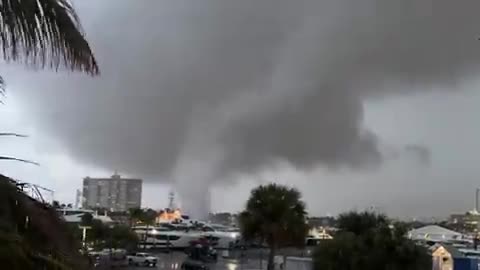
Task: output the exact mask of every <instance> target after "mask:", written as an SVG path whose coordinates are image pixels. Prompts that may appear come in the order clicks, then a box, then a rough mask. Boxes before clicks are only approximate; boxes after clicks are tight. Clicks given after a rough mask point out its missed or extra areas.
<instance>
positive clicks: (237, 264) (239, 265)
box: [128, 252, 267, 270]
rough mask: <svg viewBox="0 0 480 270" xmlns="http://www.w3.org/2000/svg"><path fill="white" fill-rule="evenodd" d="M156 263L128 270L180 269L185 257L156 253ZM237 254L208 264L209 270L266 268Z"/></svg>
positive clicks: (176, 254) (264, 264)
mask: <svg viewBox="0 0 480 270" xmlns="http://www.w3.org/2000/svg"><path fill="white" fill-rule="evenodd" d="M155 255H156V256H157V257H158V263H157V266H156V267H155V268H153V267H138V266H130V267H129V268H128V269H129V270H134V269H135V270H146V269H168V270H170V269H171V270H176V269H180V266H181V264H182V262H183V261H184V259H185V258H186V255H185V254H184V253H183V252H171V253H158V254H155ZM238 255H239V254H232V257H233V258H228V259H224V258H219V259H218V261H217V262H216V263H212V264H209V267H210V269H211V270H257V269H260V267H262V269H266V268H267V264H266V261H265V260H263V261H262V262H260V260H259V258H248V257H246V256H244V257H242V258H240V256H238Z"/></svg>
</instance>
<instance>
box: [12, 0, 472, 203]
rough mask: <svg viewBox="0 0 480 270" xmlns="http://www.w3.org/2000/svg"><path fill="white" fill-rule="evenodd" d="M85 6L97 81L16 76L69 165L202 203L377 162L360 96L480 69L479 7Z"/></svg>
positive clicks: (379, 3)
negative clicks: (240, 179)
mask: <svg viewBox="0 0 480 270" xmlns="http://www.w3.org/2000/svg"><path fill="white" fill-rule="evenodd" d="M76 6H77V8H78V10H79V13H80V16H81V19H82V22H83V24H84V27H85V30H86V32H87V33H88V38H89V40H90V41H91V43H92V46H93V48H94V50H95V51H96V54H97V57H98V60H99V63H100V67H101V71H102V75H101V77H100V78H96V79H86V78H85V77H83V76H81V75H70V76H63V75H45V74H44V73H42V74H41V75H40V74H37V75H32V74H29V75H25V74H22V75H18V74H19V73H15V74H13V73H12V74H6V75H10V76H6V79H8V80H10V82H11V84H16V85H17V86H18V89H21V91H23V92H22V93H21V94H22V95H23V96H24V102H25V107H26V108H28V109H29V110H30V111H31V112H34V113H32V117H34V118H35V120H36V121H37V123H38V124H39V128H41V129H43V130H45V131H48V132H49V133H50V134H52V135H54V136H55V137H56V138H57V139H58V140H59V141H61V142H62V143H63V144H64V146H65V148H66V150H67V151H68V152H69V153H70V154H71V155H72V156H73V157H75V158H77V159H78V160H80V161H82V162H84V163H88V164H93V165H96V166H100V167H103V168H106V169H110V170H114V169H118V170H121V171H124V172H128V173H130V174H139V175H145V176H150V178H152V176H153V178H162V179H169V180H172V181H176V182H177V183H178V186H179V187H180V189H181V190H183V193H184V196H185V193H188V196H189V197H190V198H192V200H193V199H194V198H198V197H201V196H204V194H205V192H206V189H208V186H209V183H211V182H213V181H219V179H222V180H228V179H229V178H228V174H229V173H230V172H255V171H256V170H258V169H261V168H262V167H263V166H269V165H272V164H274V163H275V162H277V161H287V162H289V163H291V164H292V165H294V166H296V167H299V168H311V167H313V166H317V165H326V166H328V167H333V168H335V167H344V166H346V167H354V168H363V167H365V166H367V167H369V166H375V165H378V164H380V162H381V160H382V155H381V153H380V151H379V150H378V147H377V138H376V136H375V134H373V133H372V132H370V131H368V130H365V129H364V127H363V101H364V100H365V99H366V98H370V97H376V96H378V95H387V94H403V93H406V92H411V91H412V90H415V89H419V88H422V87H421V86H422V85H423V84H425V85H426V84H432V83H433V84H437V83H438V84H442V83H450V82H452V81H454V80H456V79H458V78H461V77H463V76H468V75H471V74H476V72H477V68H478V64H479V63H480V59H479V57H480V43H479V42H478V41H477V36H478V34H479V32H480V16H478V11H479V10H480V2H478V1H470V0H457V1H451V0H403V1H394V0H365V1H355V0H324V1H313V0H300V1H278V0H276V1H253V0H245V1H225V0H221V1H220V0H202V1H182V0H180V1H131V0H128V1H127V0H109V1H107V0H103V1H101V2H96V1H76ZM15 77H17V78H18V79H17V80H15ZM412 86H415V89H412V88H413V87H412ZM198 170H201V171H202V173H198ZM189 189H190V191H188V192H187V190H189ZM192 189H193V190H194V191H191V190H192Z"/></svg>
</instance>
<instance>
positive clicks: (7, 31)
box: [0, 0, 99, 85]
mask: <svg viewBox="0 0 480 270" xmlns="http://www.w3.org/2000/svg"><path fill="white" fill-rule="evenodd" d="M0 43H1V48H2V52H3V58H4V59H5V60H7V61H24V62H25V63H26V64H28V65H33V66H34V67H41V68H43V67H45V66H48V67H50V68H54V69H58V68H59V67H60V66H64V67H66V68H68V69H70V70H72V71H75V70H76V71H82V72H86V73H88V74H90V75H97V74H99V69H98V66H97V62H96V60H95V57H94V55H93V53H92V50H91V48H90V46H89V44H88V43H87V41H86V39H85V37H84V35H83V31H82V29H81V25H80V22H79V19H78V16H77V14H76V12H75V10H74V9H73V7H72V5H71V4H70V3H69V1H68V0H0ZM2 82H3V80H2ZM0 85H3V83H1V82H0Z"/></svg>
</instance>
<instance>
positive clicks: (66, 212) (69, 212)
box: [57, 208, 113, 223]
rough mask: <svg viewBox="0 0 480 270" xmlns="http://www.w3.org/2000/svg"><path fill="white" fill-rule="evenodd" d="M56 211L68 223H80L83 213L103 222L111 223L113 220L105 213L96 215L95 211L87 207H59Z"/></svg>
mask: <svg viewBox="0 0 480 270" xmlns="http://www.w3.org/2000/svg"><path fill="white" fill-rule="evenodd" d="M57 212H58V213H59V214H60V215H61V216H62V217H63V219H64V220H65V221H66V222H68V223H80V222H81V221H82V217H83V215H85V214H91V215H92V217H93V219H98V220H100V221H101V222H103V223H111V222H113V220H112V219H111V218H110V217H109V216H107V215H98V214H97V212H95V211H93V210H88V209H75V208H60V209H57Z"/></svg>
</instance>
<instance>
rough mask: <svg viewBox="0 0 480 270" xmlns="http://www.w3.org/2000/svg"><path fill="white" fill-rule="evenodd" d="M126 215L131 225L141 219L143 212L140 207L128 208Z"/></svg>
mask: <svg viewBox="0 0 480 270" xmlns="http://www.w3.org/2000/svg"><path fill="white" fill-rule="evenodd" d="M128 215H129V219H130V227H133V226H134V225H135V224H137V223H138V222H139V221H141V220H142V219H143V216H144V213H143V210H142V209H141V208H138V207H137V208H130V209H128Z"/></svg>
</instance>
